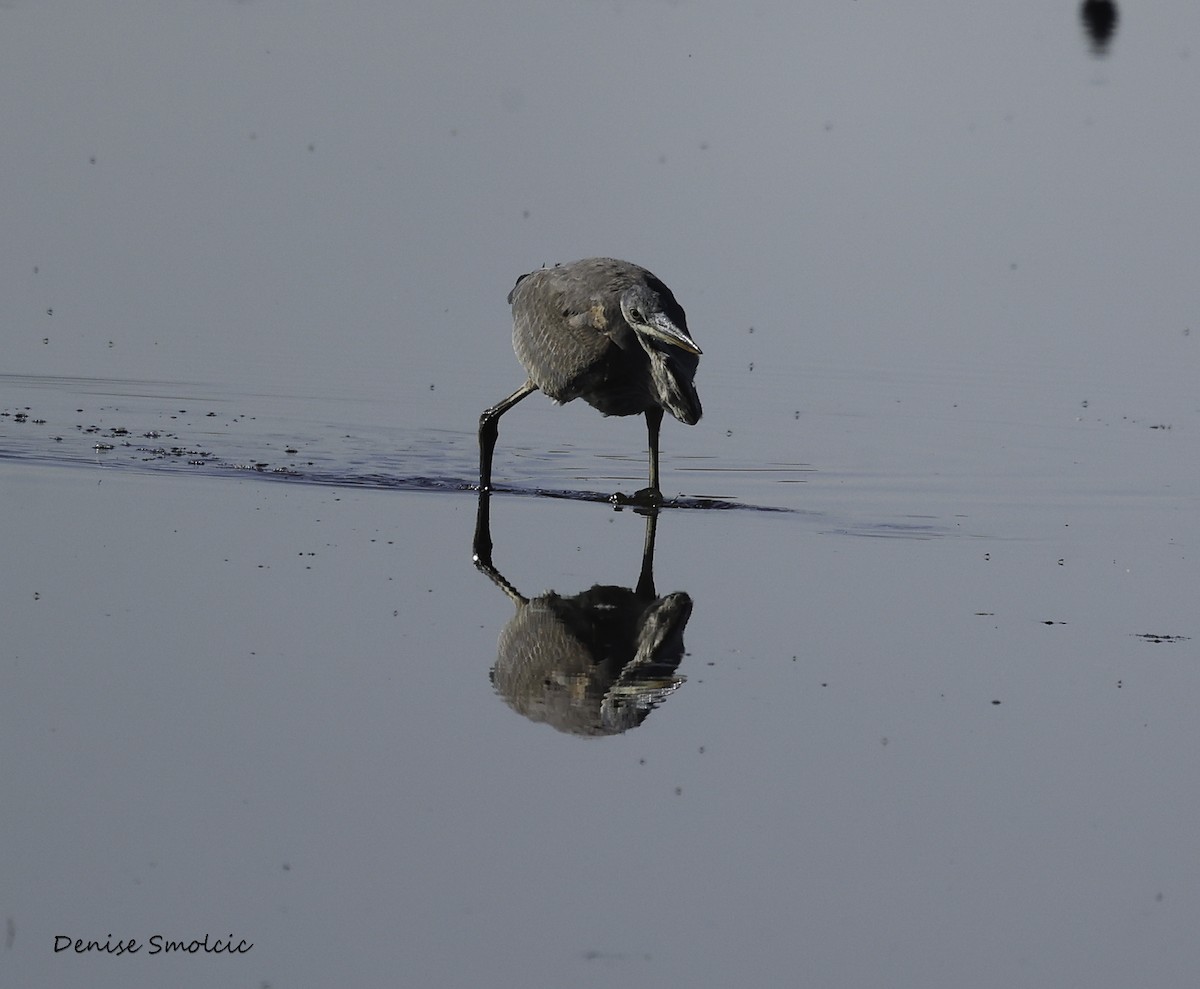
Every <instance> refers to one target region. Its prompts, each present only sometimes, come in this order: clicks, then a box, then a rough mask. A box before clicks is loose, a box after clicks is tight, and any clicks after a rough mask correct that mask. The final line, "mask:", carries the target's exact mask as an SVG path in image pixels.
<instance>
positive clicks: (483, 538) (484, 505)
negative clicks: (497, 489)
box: [471, 486, 492, 567]
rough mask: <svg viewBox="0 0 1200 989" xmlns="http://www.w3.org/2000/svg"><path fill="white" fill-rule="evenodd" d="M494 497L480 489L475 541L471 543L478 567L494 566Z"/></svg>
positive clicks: (482, 488) (485, 490)
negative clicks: (492, 505) (492, 499)
mask: <svg viewBox="0 0 1200 989" xmlns="http://www.w3.org/2000/svg"><path fill="white" fill-rule="evenodd" d="M491 498H492V496H491V495H490V494H489V493H488V491H487V489H486V488H484V487H482V486H481V487H480V489H479V507H478V508H477V509H476V510H475V539H474V541H473V542H472V543H471V551H472V555H473V558H474V560H475V564H476V566H489V567H490V566H491V565H492V516H491V511H490V508H491V506H490V504H489V503H490V502H491Z"/></svg>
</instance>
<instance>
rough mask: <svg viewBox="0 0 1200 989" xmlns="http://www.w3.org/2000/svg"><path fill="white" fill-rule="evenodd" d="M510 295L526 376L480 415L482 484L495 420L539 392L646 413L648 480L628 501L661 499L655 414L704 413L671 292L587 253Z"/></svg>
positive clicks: (691, 418)
mask: <svg viewBox="0 0 1200 989" xmlns="http://www.w3.org/2000/svg"><path fill="white" fill-rule="evenodd" d="M508 301H509V303H510V304H511V305H512V312H513V350H514V351H515V352H516V355H517V359H518V360H519V361H520V362H521V364H522V366H523V367H524V368H525V371H526V373H527V374H528V379H527V380H526V382H525V384H524V385H522V386H521V387H520V388H518V389H517V390H516V391H515V392H513V394H512V395H510V396H509V397H508V398H506V399H504V400H503V401H502V402H500V403H498V404H497V405H495V406H493V407H492V408H490V409H488V410H487V411H485V412H484V413H483V415H482V416H480V419H479V448H480V459H479V486H480V488H481V489H482V490H485V491H486V490H488V489H489V488H490V487H491V461H492V451H493V449H494V446H495V442H496V436H497V434H498V432H499V427H498V423H499V419H500V416H502V415H503V414H504V413H505V412H507V411H508V410H509V409H510V408H512V407H513V406H514V405H516V404H517V402H519V401H521V399H523V398H525V396H527V395H529V394H530V393H531V392H533V391H537V390H540V391H543V392H545V393H546V394H547V395H549V396H550V398H552V399H554V400H555V401H556V402H561V403H565V402H571V401H574V400H575V399H577V398H582V399H583V400H584V401H585V402H587V403H588V404H589V405H591V406H592V407H593V408H595V409H597V410H598V411H600V412H602V413H603V414H604V415H617V416H627V415H638V414H644V415H645V416H646V426H647V431H648V434H649V440H650V486H649V488H646V489H644V490H643V491H640V492H638V494H637V495H635V498H636V499H638V500H643V501H651V502H658V501H661V492H660V490H659V483H658V482H659V478H658V432H659V426H660V424H661V422H662V417H663V412H664V410H665V411H667V412H670V413H671V415H673V416H674V417H675V418H676V419H678V420H679V421H680V422H683V423H686V424H687V425H689V426H691V425H694V424H695V423H696V422H698V421H699V419H700V416H701V414H702V409H701V406H700V397H699V395H697V394H696V388H695V385H694V384H693V383H692V379H693V378H694V377H695V374H696V366H697V364H698V363H699V358H700V348H699V347H698V346H697V345H696V342H695V341H694V340H693V339H692V337H691V335H690V334H689V332H688V328H687V317H686V316H685V315H684V311H683V307H682V306H680V304H679V303H678V302H677V301H676V299H675V296H674V295H673V294H672V293H671V290H670V289H669V288H667V286H666V285H665V284H663V282H662V281H661V280H660V279H658V278H657V277H655V276H654V275H653V274H652V273H651V272H649V271H647V270H646V269H645V268H642V267H639V266H638V265H635V264H630V263H629V262H628V261H618V260H616V259H615V258H588V259H586V260H583V261H574V262H572V263H570V264H562V265H556V266H555V267H553V268H542V269H541V270H539V271H533V272H530V273H529V274H527V275H522V276H521V277H520V278H518V279H517V283H516V285H514V286H513V290H512V291H511V292H510V293H509V295H508Z"/></svg>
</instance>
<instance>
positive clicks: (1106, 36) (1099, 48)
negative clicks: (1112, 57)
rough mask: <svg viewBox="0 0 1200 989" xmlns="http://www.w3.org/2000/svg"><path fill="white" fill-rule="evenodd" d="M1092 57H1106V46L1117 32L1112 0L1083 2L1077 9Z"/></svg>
mask: <svg viewBox="0 0 1200 989" xmlns="http://www.w3.org/2000/svg"><path fill="white" fill-rule="evenodd" d="M1079 16H1080V17H1081V18H1082V19H1083V29H1084V31H1086V32H1087V36H1088V41H1089V43H1090V44H1091V48H1092V54H1093V55H1107V54H1108V44H1109V42H1110V41H1112V37H1113V35H1114V34H1115V33H1116V30H1117V21H1118V20H1120V14H1118V13H1117V5H1116V4H1115V3H1113V2H1112V0H1083V5H1082V6H1081V7H1080V8H1079Z"/></svg>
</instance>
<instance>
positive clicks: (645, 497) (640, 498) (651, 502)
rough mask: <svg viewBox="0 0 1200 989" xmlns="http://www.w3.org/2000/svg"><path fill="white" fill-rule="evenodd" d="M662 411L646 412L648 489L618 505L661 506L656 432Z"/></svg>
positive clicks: (653, 409)
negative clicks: (648, 467) (648, 450)
mask: <svg viewBox="0 0 1200 989" xmlns="http://www.w3.org/2000/svg"><path fill="white" fill-rule="evenodd" d="M662 420H663V410H662V409H660V408H659V407H658V406H655V407H654V408H652V409H647V410H646V432H647V434H648V436H649V440H650V487H648V488H642V490H641V491H638V492H636V493H635V494H634V495H633V497H632V498H628V499H627V498H624V497H622V498H620V499H618V502H619V503H623V504H631V505H644V506H647V507H650V508H657V507H658V506H659V505H661V504H662V489H661V488H660V487H659V485H658V430H659V427H660V426H661V425H662Z"/></svg>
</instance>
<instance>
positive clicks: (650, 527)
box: [634, 512, 658, 600]
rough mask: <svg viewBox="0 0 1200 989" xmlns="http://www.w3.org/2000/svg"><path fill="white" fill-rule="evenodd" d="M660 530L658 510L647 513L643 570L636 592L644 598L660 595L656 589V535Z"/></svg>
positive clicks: (639, 576) (643, 542)
mask: <svg viewBox="0 0 1200 989" xmlns="http://www.w3.org/2000/svg"><path fill="white" fill-rule="evenodd" d="M657 531H658V512H647V513H646V538H645V539H644V540H643V541H642V572H641V573H640V574H638V582H637V590H636V591H634V593H635V594H636V595H637V596H638V597H639V598H641V599H643V600H650V599H653V598H656V597H658V595H657V594H656V593H655V591H654V536H655V533H656V532H657Z"/></svg>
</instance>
